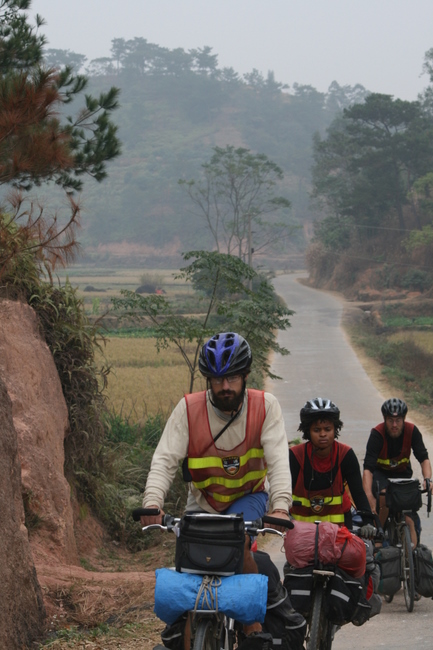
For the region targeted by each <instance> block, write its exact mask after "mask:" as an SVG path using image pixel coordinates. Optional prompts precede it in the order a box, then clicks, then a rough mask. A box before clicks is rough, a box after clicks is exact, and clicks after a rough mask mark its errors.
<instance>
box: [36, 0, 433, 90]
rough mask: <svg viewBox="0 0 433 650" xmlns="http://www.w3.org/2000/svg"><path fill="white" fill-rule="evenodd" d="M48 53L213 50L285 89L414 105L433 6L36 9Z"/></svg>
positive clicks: (39, 3) (64, 4)
mask: <svg viewBox="0 0 433 650" xmlns="http://www.w3.org/2000/svg"><path fill="white" fill-rule="evenodd" d="M36 13H39V14H40V15H41V16H43V17H44V18H45V20H46V22H47V25H46V26H45V27H44V28H43V32H44V33H45V35H46V36H47V38H48V40H49V44H48V47H52V48H61V49H70V50H73V51H74V52H78V53H80V54H85V55H86V56H87V57H88V58H89V60H90V59H94V58H98V57H101V56H109V54H110V47H111V40H112V39H113V38H125V39H129V38H134V37H135V36H140V37H143V38H146V39H147V40H148V41H149V42H152V43H156V44H158V45H160V46H163V47H168V48H170V49H173V48H175V47H182V48H184V49H185V50H188V49H192V48H197V47H203V46H204V45H209V46H210V47H212V48H213V52H214V54H218V63H219V67H233V68H234V69H235V70H236V71H237V72H239V73H241V74H243V73H245V72H250V71H251V70H252V69H253V68H257V69H258V70H259V71H260V72H262V73H263V74H264V75H266V74H267V72H268V70H273V71H274V73H275V78H276V80H277V81H281V82H284V83H287V84H289V85H292V84H293V83H294V82H298V83H300V84H310V85H312V86H314V87H315V88H317V90H320V91H326V90H327V88H328V86H329V84H330V83H331V82H332V81H333V80H336V81H338V83H339V84H340V85H345V84H350V85H354V84H356V83H360V84H362V85H363V86H365V87H366V88H368V89H369V90H371V91H373V92H382V93H387V94H391V95H394V96H395V97H400V98H401V99H408V100H414V99H416V97H417V94H418V92H420V91H421V90H422V89H423V88H425V87H426V86H427V84H428V77H427V76H426V75H423V76H420V75H421V72H422V64H423V60H424V54H425V52H426V51H427V50H429V49H430V48H433V0H33V2H32V8H31V11H30V14H31V15H34V14H36Z"/></svg>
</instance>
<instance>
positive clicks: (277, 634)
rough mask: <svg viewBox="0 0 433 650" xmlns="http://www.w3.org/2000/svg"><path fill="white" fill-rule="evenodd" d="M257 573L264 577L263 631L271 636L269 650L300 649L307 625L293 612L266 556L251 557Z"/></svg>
mask: <svg viewBox="0 0 433 650" xmlns="http://www.w3.org/2000/svg"><path fill="white" fill-rule="evenodd" d="M253 555H254V560H255V561H256V564H257V567H258V570H259V573H262V574H263V575H266V576H268V600H267V604H266V616H265V620H264V623H263V631H264V632H269V634H271V635H272V648H273V650H295V648H303V647H304V637H305V632H306V627H307V623H306V621H305V618H304V617H303V616H302V615H301V614H299V613H298V612H296V611H295V610H294V608H293V605H292V603H291V601H290V598H289V595H288V593H287V589H286V588H285V587H284V586H283V585H282V584H281V579H280V573H279V571H278V569H277V567H276V566H275V564H274V563H273V562H272V560H271V558H270V557H269V555H268V554H267V553H264V552H263V551H257V552H255V553H254V554H253Z"/></svg>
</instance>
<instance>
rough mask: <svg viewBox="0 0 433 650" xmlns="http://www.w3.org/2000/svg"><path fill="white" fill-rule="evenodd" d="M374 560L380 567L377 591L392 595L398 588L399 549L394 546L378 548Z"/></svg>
mask: <svg viewBox="0 0 433 650" xmlns="http://www.w3.org/2000/svg"><path fill="white" fill-rule="evenodd" d="M375 560H376V562H377V563H378V565H379V567H380V580H379V587H378V592H379V593H380V594H384V595H385V596H393V595H394V594H395V593H397V591H398V590H399V589H400V586H401V581H400V567H401V549H399V548H396V547H395V546H387V547H385V548H380V549H379V550H378V551H377V553H376V555H375Z"/></svg>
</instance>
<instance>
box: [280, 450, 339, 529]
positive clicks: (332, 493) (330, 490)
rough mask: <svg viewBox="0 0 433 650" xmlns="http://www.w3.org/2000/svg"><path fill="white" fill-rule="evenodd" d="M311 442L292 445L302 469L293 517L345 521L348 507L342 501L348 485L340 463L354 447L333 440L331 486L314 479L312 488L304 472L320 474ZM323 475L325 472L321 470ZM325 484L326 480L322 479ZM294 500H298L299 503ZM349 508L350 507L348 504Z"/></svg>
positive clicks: (293, 507) (296, 490)
mask: <svg viewBox="0 0 433 650" xmlns="http://www.w3.org/2000/svg"><path fill="white" fill-rule="evenodd" d="M309 444H311V443H309V442H307V443H301V444H300V445H295V446H294V447H291V448H290V452H291V453H293V455H294V456H295V458H296V460H297V461H298V463H299V468H300V469H299V473H298V476H297V479H296V483H295V485H294V487H293V502H294V503H293V505H292V508H291V509H290V514H291V515H292V517H293V518H294V519H298V520H300V521H310V522H314V521H318V520H320V521H331V522H332V523H334V524H344V513H345V511H346V510H347V509H348V508H347V506H346V507H345V506H344V505H343V494H344V492H345V486H344V481H343V475H342V472H341V463H342V462H343V460H344V457H345V456H346V454H347V453H348V452H349V451H350V449H351V447H349V446H348V445H345V444H343V443H341V442H334V446H333V449H332V451H331V453H332V455H333V456H332V458H333V465H332V468H331V471H330V472H329V473H328V477H329V487H327V488H319V489H317V487H316V488H315V487H314V483H315V482H314V480H312V481H311V488H309V489H307V488H306V486H305V474H306V473H308V474H311V475H312V476H314V474H319V472H316V470H313V468H312V465H311V462H310V458H309V456H308V452H307V446H308V445H309ZM320 476H321V477H323V476H324V474H323V473H320ZM322 484H323V483H322ZM295 502H299V505H298V504H296V505H295ZM349 509H350V508H349Z"/></svg>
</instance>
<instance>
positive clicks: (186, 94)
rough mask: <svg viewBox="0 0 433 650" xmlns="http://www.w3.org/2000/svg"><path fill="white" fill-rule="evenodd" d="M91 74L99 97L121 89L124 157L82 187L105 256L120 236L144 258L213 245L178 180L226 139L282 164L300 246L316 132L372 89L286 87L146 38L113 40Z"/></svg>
mask: <svg viewBox="0 0 433 650" xmlns="http://www.w3.org/2000/svg"><path fill="white" fill-rule="evenodd" d="M74 56H75V57H77V58H76V60H77V62H79V63H80V64H81V63H82V59H83V57H81V60H80V58H79V57H80V55H74V53H71V52H66V51H62V50H48V51H47V55H46V58H47V61H48V63H49V64H50V65H63V64H65V63H66V62H68V61H69V62H71V60H72V61H73V59H74ZM86 71H87V74H88V75H90V86H89V92H91V93H92V94H95V93H97V92H99V91H101V90H103V89H105V88H106V87H108V86H112V85H115V86H117V87H119V88H120V89H121V96H120V103H121V107H120V109H119V110H118V111H117V112H116V114H115V116H114V120H115V121H116V122H117V124H118V126H119V136H120V139H121V140H122V142H123V153H122V155H121V156H120V157H119V158H118V159H117V160H116V161H114V162H113V163H111V164H110V165H109V167H108V171H109V179H108V180H107V181H105V182H104V183H103V184H102V185H95V184H94V183H88V184H87V185H85V188H84V193H83V207H84V210H83V224H84V227H83V231H82V233H81V237H80V239H81V240H82V242H83V245H84V247H85V249H86V250H87V251H93V254H94V255H95V254H97V250H98V251H99V255H101V256H102V255H103V254H110V251H111V253H112V252H113V250H115V249H116V244H119V243H121V242H123V250H128V244H129V245H130V246H129V249H130V250H131V252H132V251H134V250H135V252H136V254H141V255H144V256H146V255H147V256H149V255H152V251H153V252H154V254H155V255H156V256H157V255H158V251H161V250H165V251H166V253H165V254H167V255H170V254H171V253H170V251H171V252H173V251H183V250H191V249H194V248H206V247H209V246H211V241H210V238H209V234H208V232H207V230H206V227H205V224H204V222H203V221H202V220H201V219H199V218H198V217H197V216H196V215H194V214H192V210H193V206H192V205H191V202H190V200H189V198H188V197H187V195H186V193H185V192H184V191H182V188H181V187H179V185H178V180H179V179H180V178H182V179H191V178H198V177H199V174H200V166H201V165H202V164H203V163H204V162H206V161H207V160H208V159H209V158H210V157H211V155H212V153H213V152H212V147H214V146H221V147H225V146H226V145H234V146H235V147H238V146H239V147H245V148H247V149H251V150H252V151H253V152H255V153H264V154H266V155H267V156H268V157H269V158H270V159H271V160H273V161H274V162H275V163H277V164H278V165H279V166H280V167H281V168H282V169H283V171H284V182H283V184H282V186H281V187H279V188H278V192H279V194H281V195H284V196H286V197H287V198H288V199H289V200H290V201H291V203H292V209H291V213H290V219H291V221H292V222H293V223H296V224H300V225H302V226H305V228H304V229H300V230H299V234H298V235H297V237H296V241H295V242H294V243H295V247H296V248H297V249H298V250H300V249H302V248H303V245H304V236H303V232H304V231H305V229H306V228H308V224H311V222H312V221H313V220H314V218H315V216H314V214H313V213H312V211H311V207H310V205H309V198H308V196H309V187H310V167H311V164H312V136H313V134H314V133H315V132H317V131H318V132H320V133H322V134H323V133H324V132H325V130H326V128H327V126H328V125H329V124H330V122H331V121H332V119H333V118H334V117H335V116H336V114H337V112H338V111H341V110H342V108H344V107H346V106H349V105H350V104H351V103H353V102H355V101H361V100H362V99H363V98H364V97H365V96H366V94H368V93H367V91H366V90H365V89H364V88H363V87H362V86H355V87H349V86H345V87H340V86H339V85H338V83H336V82H333V83H332V84H331V86H330V88H329V90H328V92H327V93H320V92H318V91H316V90H315V89H314V88H312V87H311V86H301V85H296V84H295V85H294V87H293V88H292V89H288V88H287V87H285V86H283V84H281V83H279V82H277V81H275V79H274V76H273V73H272V72H269V73H268V75H267V77H266V78H264V77H263V76H262V75H261V74H260V73H259V72H258V71H257V70H253V71H252V72H251V73H249V74H247V75H244V77H243V78H241V77H240V76H239V75H238V74H237V73H236V72H235V71H234V70H233V69H232V68H230V69H227V68H224V69H220V68H218V62H217V56H216V55H214V54H212V52H211V49H210V48H207V47H205V48H202V49H198V50H190V51H189V52H185V51H184V50H181V49H177V50H168V49H166V48H161V47H159V46H158V45H155V44H152V43H148V42H147V41H146V40H145V39H141V38H136V39H132V40H130V41H125V40H123V39H114V40H113V47H112V57H111V58H103V59H96V60H93V61H91V62H90V64H89V66H88V68H87V70H86ZM98 246H99V248H98V249H96V247H98ZM165 254H164V255H165Z"/></svg>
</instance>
